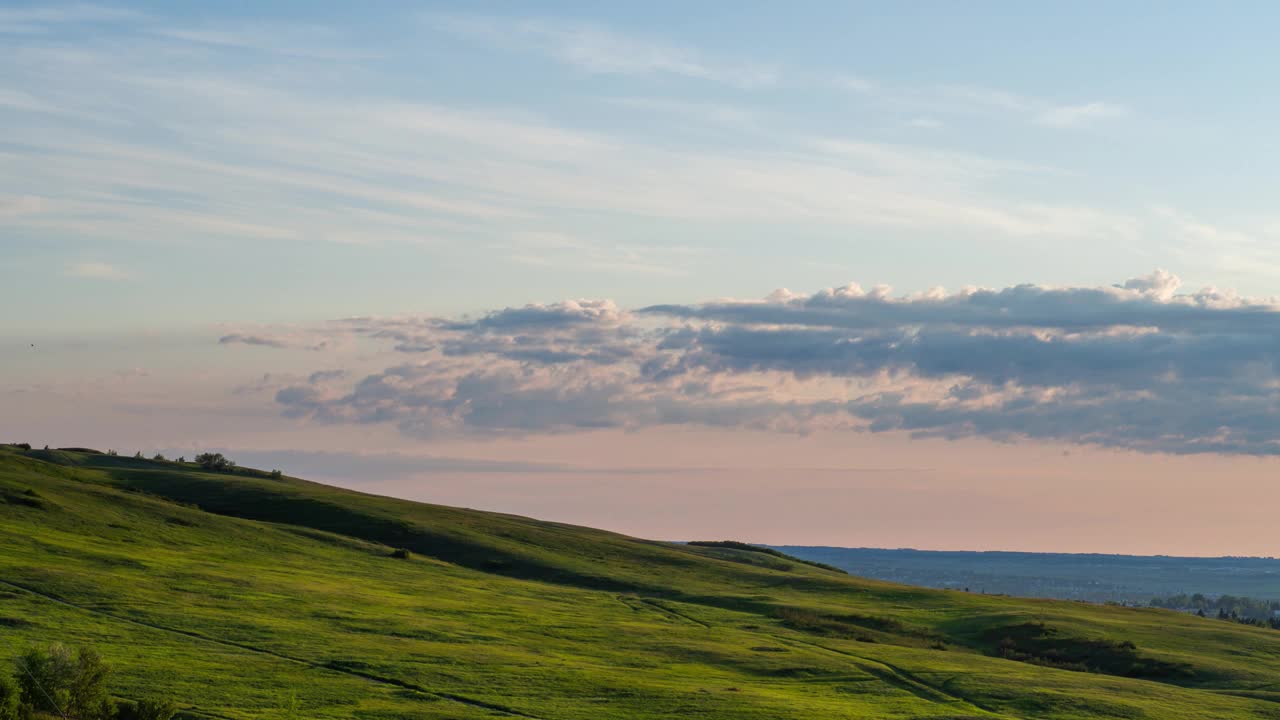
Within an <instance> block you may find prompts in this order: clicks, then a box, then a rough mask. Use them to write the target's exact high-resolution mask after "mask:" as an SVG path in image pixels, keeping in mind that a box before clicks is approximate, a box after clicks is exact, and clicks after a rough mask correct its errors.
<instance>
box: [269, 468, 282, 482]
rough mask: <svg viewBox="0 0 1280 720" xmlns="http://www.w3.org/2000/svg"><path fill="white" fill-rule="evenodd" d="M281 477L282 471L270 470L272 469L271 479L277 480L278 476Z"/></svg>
mask: <svg viewBox="0 0 1280 720" xmlns="http://www.w3.org/2000/svg"><path fill="white" fill-rule="evenodd" d="M282 477H284V473H282V472H280V471H279V470H272V471H271V479H272V480H279V479H280V478H282Z"/></svg>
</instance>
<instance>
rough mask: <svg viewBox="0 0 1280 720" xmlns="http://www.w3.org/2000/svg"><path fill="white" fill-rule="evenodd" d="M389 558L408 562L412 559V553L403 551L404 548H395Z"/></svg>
mask: <svg viewBox="0 0 1280 720" xmlns="http://www.w3.org/2000/svg"><path fill="white" fill-rule="evenodd" d="M391 557H393V558H395V559H397V560H408V559H409V558H411V557H413V553H411V552H409V551H408V550H405V549H404V548H397V549H395V550H393V551H392V552H391Z"/></svg>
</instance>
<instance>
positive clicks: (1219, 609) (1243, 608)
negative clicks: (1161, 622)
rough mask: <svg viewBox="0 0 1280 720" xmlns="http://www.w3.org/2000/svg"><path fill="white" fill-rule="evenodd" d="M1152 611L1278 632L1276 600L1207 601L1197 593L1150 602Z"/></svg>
mask: <svg viewBox="0 0 1280 720" xmlns="http://www.w3.org/2000/svg"><path fill="white" fill-rule="evenodd" d="M1151 606H1152V607H1161V608H1168V609H1170V610H1183V611H1193V612H1195V613H1196V614H1197V615H1201V616H1204V617H1210V616H1212V617H1217V618H1220V619H1222V620H1235V621H1236V622H1242V623H1245V624H1247V625H1266V626H1268V627H1272V628H1275V629H1278V630H1280V618H1277V617H1276V613H1277V611H1280V600H1259V599H1257V598H1251V597H1242V596H1239V595H1218V596H1215V597H1210V596H1208V595H1204V594H1201V593H1195V594H1193V595H1187V594H1185V593H1181V594H1178V595H1170V596H1169V597H1162V598H1160V597H1158V598H1152V600H1151Z"/></svg>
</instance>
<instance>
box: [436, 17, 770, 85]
mask: <svg viewBox="0 0 1280 720" xmlns="http://www.w3.org/2000/svg"><path fill="white" fill-rule="evenodd" d="M427 21H428V23H430V24H431V25H433V26H434V27H437V28H440V29H443V30H446V31H448V32H451V33H454V34H455V35H460V36H463V37H468V38H473V39H478V40H482V41H484V42H487V43H489V44H492V45H496V46H499V47H503V48H508V49H521V50H532V51H535V52H539V53H542V54H545V55H547V56H549V57H552V58H554V59H556V60H557V61H559V62H563V63H566V64H569V65H572V66H574V67H577V68H579V69H581V70H584V71H586V72H590V73H596V74H606V75H676V76H679V77H685V78H692V79H698V80H710V81H714V82H719V83H724V84H728V85H735V86H739V87H758V86H764V85H772V84H774V83H775V82H777V80H778V71H777V70H775V69H773V68H770V67H767V66H762V65H757V64H752V63H744V62H732V61H725V60H714V59H710V58H707V57H705V56H704V55H703V54H702V53H699V52H697V51H694V50H691V49H688V48H681V47H676V46H673V45H669V44H666V43H662V42H659V41H656V40H651V39H647V38H641V37H636V36H633V35H629V34H624V33H620V32H617V31H614V30H611V29H608V28H605V27H602V26H599V25H593V24H590V23H580V22H567V21H556V20H545V19H530V18H509V17H495V16H476V15H447V16H429V17H428V18H427Z"/></svg>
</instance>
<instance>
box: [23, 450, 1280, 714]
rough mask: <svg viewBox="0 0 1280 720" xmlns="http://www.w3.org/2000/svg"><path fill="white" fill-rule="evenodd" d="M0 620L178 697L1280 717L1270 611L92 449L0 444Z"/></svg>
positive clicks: (278, 710) (322, 709) (393, 710)
mask: <svg viewBox="0 0 1280 720" xmlns="http://www.w3.org/2000/svg"><path fill="white" fill-rule="evenodd" d="M0 638H2V639H3V640H4V642H0V654H4V655H6V656H13V655H16V654H17V653H19V652H21V651H22V650H23V649H25V648H26V647H29V646H31V645H34V644H47V643H51V642H61V643H66V644H69V645H91V646H92V647H94V648H96V649H97V650H98V651H99V652H100V653H101V654H102V655H103V657H104V658H106V659H107V660H109V661H110V662H111V664H112V665H113V666H114V667H115V668H116V678H115V683H114V687H116V688H117V691H118V692H119V693H120V694H121V695H122V696H123V697H138V696H141V695H145V694H150V693H153V692H155V691H156V690H162V691H163V692H164V693H165V694H166V695H168V696H170V697H173V698H175V699H177V700H179V703H180V704H181V705H182V706H183V707H184V708H185V709H184V711H183V713H184V714H185V715H186V716H187V717H193V718H195V717H206V718H235V719H240V718H245V719H248V718H278V717H282V716H286V715H289V714H295V715H296V716H299V717H307V718H387V719H390V718H424V717H428V718H480V717H503V716H509V717H532V718H543V719H545V720H560V719H564V720H573V719H582V720H587V719H593V720H594V719H595V718H667V717H672V716H686V717H696V718H760V719H764V718H770V719H772V718H873V717H874V718H903V719H906V718H934V719H937V720H942V719H943V718H948V719H951V720H955V719H958V718H980V717H992V718H1063V719H1066V718H1141V717H1149V718H1161V719H1163V718H1170V719H1178V718H1204V719H1206V720H1207V719H1209V718H1213V719H1215V720H1217V719H1220V718H1280V688H1278V686H1277V684H1276V680H1275V678H1276V677H1277V675H1278V674H1280V632H1277V631H1273V630H1268V629H1263V628H1256V627H1248V626H1243V625H1237V624H1233V623H1224V622H1219V621H1215V620H1208V619H1202V618H1196V617H1191V616H1186V615H1183V614H1179V613H1175V612H1171V611H1165V610H1158V609H1136V608H1122V607H1110V606H1101V605H1090V604H1085V603H1077V602H1069V601H1055V600H1028V599H1018V598H1007V597H997V596H990V595H980V594H974V593H965V592H957V591H946V590H932V589H925V588H917V587H910V586H905V585H897V584H892V583H888V582H882V581H876V580H869V579H864V578H860V577H857V576H854V575H846V574H844V573H841V572H839V571H836V570H832V569H827V568H823V567H817V566H814V565H812V564H809V563H806V562H802V561H800V560H797V559H794V558H790V557H788V556H786V555H785V554H783V553H778V552H760V551H759V550H758V549H754V548H750V547H749V546H740V545H738V544H735V543H723V542H720V543H707V544H700V545H684V544H674V543H663V542H655V541H648V540H641V539H636V538H630V537H626V536H622V535H618V534H615V533H610V532H605V531H602V530H594V529H590V528H583V527H576V526H570V525H564V524H559V523H549V522H541V521H537V520H532V519H529V518H524V517H517V516H512V515H505V514H497V513H488V512H482V511H477V510H467V509H461V508H453V507H444V506H439V505H429V504H422V503H414V502H409V501H404V500H398V499H394V498H387V497H379V496H373V495H367V494H362V493H358V492H353V491H349V490H343V489H339V488H335V487H330V486H326V485H321V484H317V483H311V482H307V481H305V480H301V479H297V478H293V477H288V476H287V475H281V474H273V473H268V472H262V471H257V470H252V469H244V468H237V469H234V470H233V471H224V472H210V471H207V470H205V469H202V468H200V467H199V466H197V465H194V464H190V463H176V462H169V461H161V460H144V459H139V458H125V457H117V456H113V455H104V454H100V453H94V452H91V451H86V450H26V449H21V448H18V447H15V446H0ZM293 706H296V707H297V710H296V712H293V711H288V710H286V708H290V707H293Z"/></svg>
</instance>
